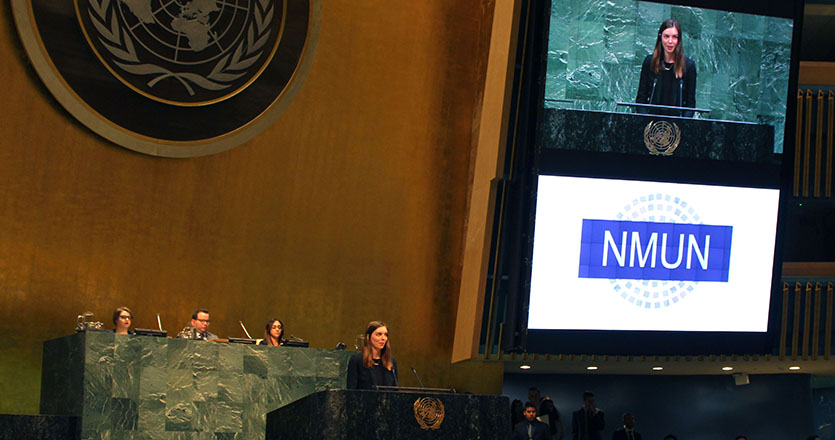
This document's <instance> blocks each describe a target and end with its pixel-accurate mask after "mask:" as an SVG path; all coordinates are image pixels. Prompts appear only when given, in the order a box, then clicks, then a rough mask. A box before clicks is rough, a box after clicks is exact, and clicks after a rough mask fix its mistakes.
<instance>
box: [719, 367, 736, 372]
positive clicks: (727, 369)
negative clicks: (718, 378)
mask: <svg viewBox="0 0 835 440" xmlns="http://www.w3.org/2000/svg"><path fill="white" fill-rule="evenodd" d="M733 369H734V367H722V371H732V370H733Z"/></svg>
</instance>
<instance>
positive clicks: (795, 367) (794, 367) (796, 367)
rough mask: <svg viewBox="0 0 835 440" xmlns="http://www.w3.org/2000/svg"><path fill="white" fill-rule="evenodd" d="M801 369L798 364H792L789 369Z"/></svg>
mask: <svg viewBox="0 0 835 440" xmlns="http://www.w3.org/2000/svg"><path fill="white" fill-rule="evenodd" d="M799 369H800V367H798V366H797V365H792V366H791V367H789V370H792V371H797V370H799Z"/></svg>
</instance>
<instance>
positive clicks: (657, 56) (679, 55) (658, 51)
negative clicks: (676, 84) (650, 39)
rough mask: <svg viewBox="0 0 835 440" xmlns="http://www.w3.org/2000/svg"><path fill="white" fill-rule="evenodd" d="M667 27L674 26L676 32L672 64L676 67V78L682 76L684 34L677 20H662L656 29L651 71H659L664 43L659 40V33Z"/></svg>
mask: <svg viewBox="0 0 835 440" xmlns="http://www.w3.org/2000/svg"><path fill="white" fill-rule="evenodd" d="M669 28H676V32H678V44H677V45H676V48H675V50H673V65H674V67H675V69H676V78H681V77H683V76H684V69H685V66H684V35H682V34H681V24H679V22H678V20H673V19H669V20H664V22H663V23H661V27H660V28H659V29H658V36H657V37H656V38H655V50H653V51H652V63H651V64H650V67H651V68H652V73H655V74H657V73H658V72H660V71H661V64H662V63H663V62H664V43H662V42H661V33H663V32H664V31H665V30H667V29H669Z"/></svg>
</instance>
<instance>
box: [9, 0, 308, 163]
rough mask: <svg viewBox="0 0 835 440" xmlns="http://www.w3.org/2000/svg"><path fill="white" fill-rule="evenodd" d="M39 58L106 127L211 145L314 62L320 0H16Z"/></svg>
mask: <svg viewBox="0 0 835 440" xmlns="http://www.w3.org/2000/svg"><path fill="white" fill-rule="evenodd" d="M12 4H13V7H14V14H15V19H16V22H17V24H18V32H19V33H20V35H21V39H22V40H23V43H24V47H25V49H26V51H27V54H28V55H29V57H30V59H31V60H32V63H33V65H34V66H35V69H36V70H37V72H38V74H39V75H40V77H41V78H42V79H43V81H44V82H45V83H46V85H47V87H48V88H49V89H50V91H51V92H52V93H53V95H55V97H56V98H57V99H58V101H59V102H61V104H62V105H64V107H65V108H67V110H68V111H69V112H70V113H71V114H72V115H73V116H75V117H76V118H78V119H79V120H80V121H81V122H82V123H84V124H85V125H87V126H88V127H89V128H91V129H92V130H93V131H95V132H97V133H98V134H100V135H102V136H103V137H105V138H107V139H109V140H111V141H113V142H116V143H118V144H119V145H122V146H125V147H127V148H131V149H133V150H136V151H140V152H143V153H148V154H153V155H159V156H170V157H188V156H200V155H206V154H212V153H216V152H219V151H224V150H227V149H229V148H232V147H235V146H237V145H238V144H240V143H242V142H244V141H246V140H248V139H250V138H252V137H254V136H255V135H257V134H258V133H260V132H261V131H263V129H265V128H266V127H267V126H269V124H270V123H272V122H273V121H274V120H275V118H276V117H278V115H279V114H280V113H281V112H282V111H283V110H284V109H285V108H286V107H287V106H288V105H289V103H290V101H291V100H292V98H293V97H294V96H295V94H296V93H297V92H298V90H299V88H300V87H301V84H302V82H303V80H304V78H305V76H306V74H307V71H308V69H309V67H310V64H311V60H312V55H313V51H314V49H315V46H316V42H317V39H318V31H319V25H320V15H321V0H223V1H220V0H74V1H58V2H56V1H54V0H32V1H31V2H29V1H27V0H12Z"/></svg>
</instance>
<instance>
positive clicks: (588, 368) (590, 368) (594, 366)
mask: <svg viewBox="0 0 835 440" xmlns="http://www.w3.org/2000/svg"><path fill="white" fill-rule="evenodd" d="M596 369H597V366H596V365H589V366H588V367H586V370H590V371H594V370H596Z"/></svg>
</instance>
